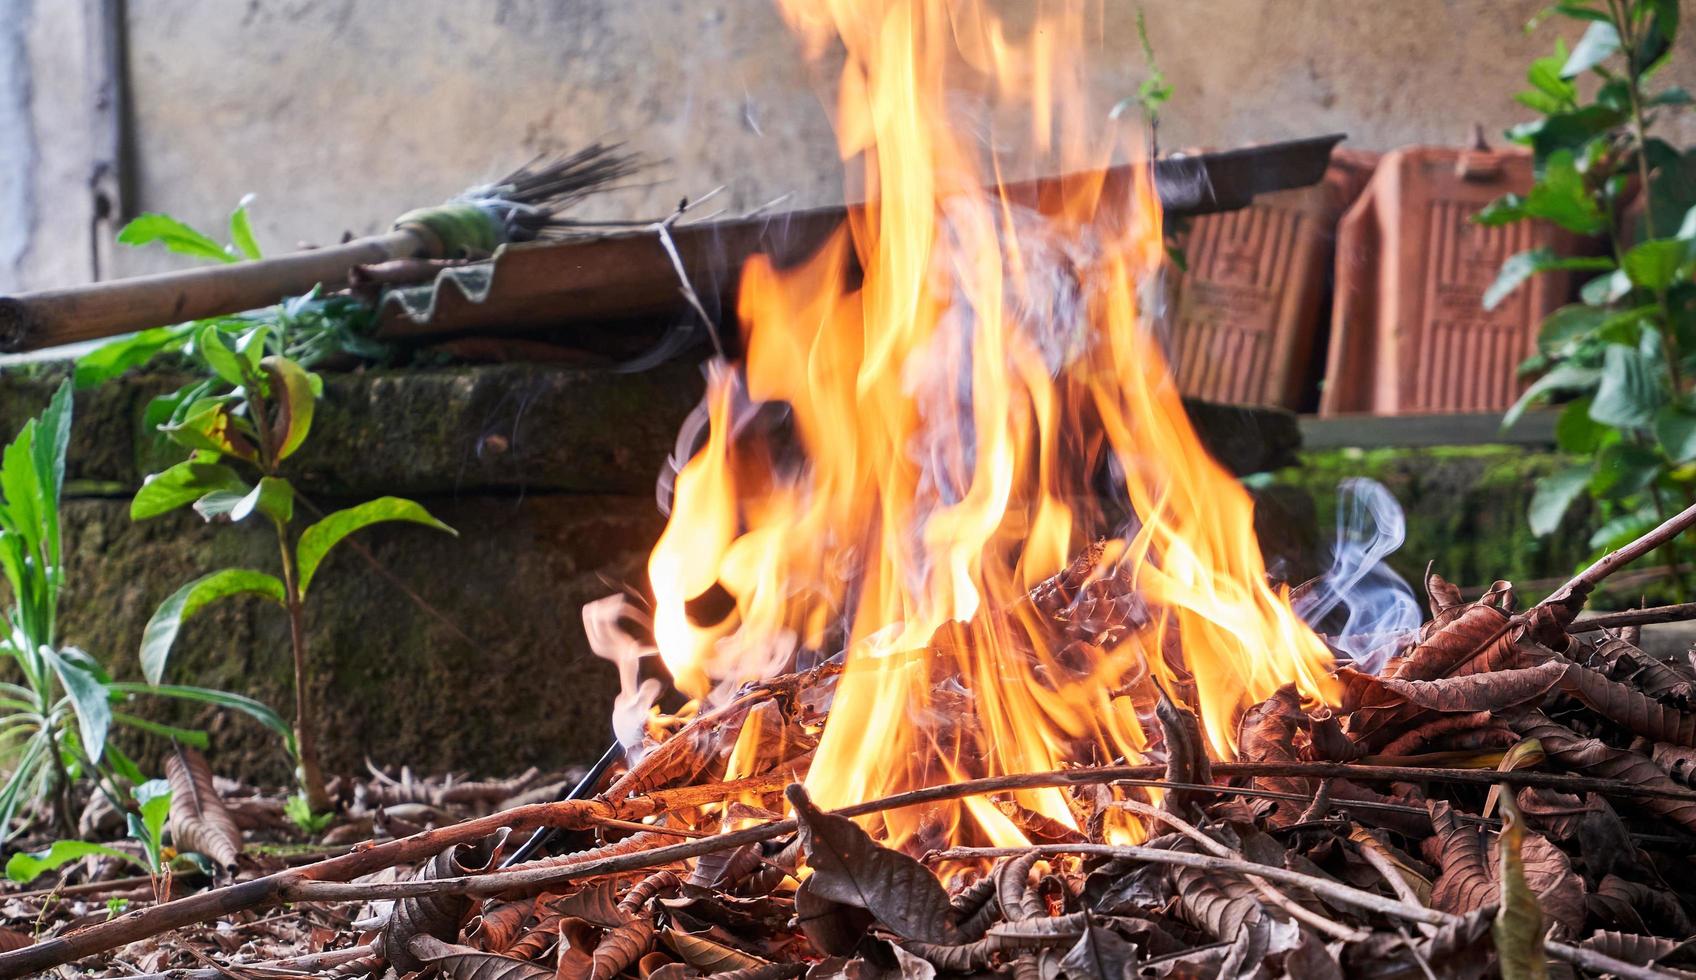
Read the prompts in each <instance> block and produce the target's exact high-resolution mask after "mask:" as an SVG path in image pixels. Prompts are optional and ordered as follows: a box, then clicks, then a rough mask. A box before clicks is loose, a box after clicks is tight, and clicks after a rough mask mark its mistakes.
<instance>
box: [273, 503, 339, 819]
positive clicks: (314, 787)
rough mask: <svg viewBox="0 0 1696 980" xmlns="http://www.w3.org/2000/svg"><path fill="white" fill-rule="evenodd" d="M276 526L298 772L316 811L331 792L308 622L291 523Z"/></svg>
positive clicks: (275, 523)
mask: <svg viewBox="0 0 1696 980" xmlns="http://www.w3.org/2000/svg"><path fill="white" fill-rule="evenodd" d="M271 524H272V526H273V527H275V528H276V529H277V550H278V551H279V553H280V554H281V556H282V561H283V591H284V596H285V598H286V599H287V601H288V607H289V646H290V649H291V651H292V652H293V654H294V744H295V757H296V760H297V762H298V769H297V772H296V775H297V776H298V778H299V781H300V789H301V792H303V793H305V794H306V802H307V805H308V806H310V807H311V808H312V811H313V812H314V813H321V812H323V811H325V810H328V809H330V797H329V794H327V793H325V792H324V772H323V769H322V768H321V767H320V766H319V764H318V736H317V731H316V726H315V724H314V721H313V717H312V702H311V690H310V689H309V687H308V685H307V680H306V623H305V621H304V616H303V615H302V614H303V611H304V610H303V608H302V604H301V600H300V584H299V582H298V580H297V578H296V569H295V561H294V549H292V548H290V547H289V532H288V527H287V526H286V525H285V524H283V523H282V522H281V521H276V520H273V521H272V522H271Z"/></svg>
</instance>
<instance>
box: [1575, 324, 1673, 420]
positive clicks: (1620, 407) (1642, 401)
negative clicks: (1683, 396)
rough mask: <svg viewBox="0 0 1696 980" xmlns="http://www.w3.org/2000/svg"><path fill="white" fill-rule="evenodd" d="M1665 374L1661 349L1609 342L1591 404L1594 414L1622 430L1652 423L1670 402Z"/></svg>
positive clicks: (1592, 414) (1594, 417)
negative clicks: (1666, 403) (1663, 406)
mask: <svg viewBox="0 0 1696 980" xmlns="http://www.w3.org/2000/svg"><path fill="white" fill-rule="evenodd" d="M1650 339H1651V340H1654V339H1655V338H1650ZM1663 375H1664V372H1663V370H1662V364H1661V360H1660V357H1659V356H1658V352H1655V351H1653V350H1650V351H1645V350H1644V349H1643V347H1642V346H1639V347H1628V346H1626V345H1625V344H1609V345H1608V347H1607V350H1606V351H1604V353H1603V359H1602V383H1601V384H1600V385H1598V386H1597V388H1596V398H1595V400H1594V401H1592V402H1591V403H1590V417H1591V418H1593V419H1595V420H1596V421H1598V422H1601V423H1602V424H1604V425H1612V426H1617V427H1619V428H1622V429H1631V428H1640V427H1642V426H1646V425H1648V424H1650V423H1651V422H1653V421H1654V418H1655V413H1656V412H1658V411H1660V408H1661V406H1662V405H1663V404H1665V402H1666V397H1667V392H1666V385H1665V383H1664V381H1665V378H1664V377H1663Z"/></svg>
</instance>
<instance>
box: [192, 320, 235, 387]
mask: <svg viewBox="0 0 1696 980" xmlns="http://www.w3.org/2000/svg"><path fill="white" fill-rule="evenodd" d="M194 349H195V350H196V351H197V352H199V354H200V358H201V360H203V361H205V362H206V366H207V367H210V368H211V369H212V373H213V374H216V375H217V376H218V377H220V378H223V379H224V380H225V381H228V382H229V383H230V384H233V385H240V384H244V383H245V382H246V380H247V379H246V376H245V375H244V374H243V373H242V361H241V358H239V357H237V356H236V352H235V351H233V350H231V349H230V346H229V345H228V344H226V343H224V337H223V334H222V333H221V332H220V331H219V330H218V325H217V324H215V323H208V324H207V325H206V326H204V327H202V328H201V329H200V332H199V333H197V334H195V335H194Z"/></svg>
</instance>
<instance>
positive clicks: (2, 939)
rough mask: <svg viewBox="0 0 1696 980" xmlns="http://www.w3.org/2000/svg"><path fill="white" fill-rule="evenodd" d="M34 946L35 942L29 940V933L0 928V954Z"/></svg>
mask: <svg viewBox="0 0 1696 980" xmlns="http://www.w3.org/2000/svg"><path fill="white" fill-rule="evenodd" d="M34 945H35V940H34V939H31V938H30V936H29V933H27V932H19V931H18V930H16V929H6V928H3V927H0V953H10V952H11V951H12V950H14V949H23V948H24V947H25V946H34Z"/></svg>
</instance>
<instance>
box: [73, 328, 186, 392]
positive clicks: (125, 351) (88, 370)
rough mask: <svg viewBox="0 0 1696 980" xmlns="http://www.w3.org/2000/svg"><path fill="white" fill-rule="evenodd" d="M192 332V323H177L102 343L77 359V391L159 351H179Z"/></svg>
mask: <svg viewBox="0 0 1696 980" xmlns="http://www.w3.org/2000/svg"><path fill="white" fill-rule="evenodd" d="M193 333H194V324H192V323H179V324H176V325H175V326H170V327H154V328H153V329H151V330H143V331H141V332H139V333H133V334H130V335H129V336H128V337H120V338H118V339H117V340H114V341H111V342H110V343H106V344H102V345H101V346H99V347H96V348H95V349H94V350H91V351H89V352H88V353H87V354H84V355H83V356H81V357H79V358H77V362H76V372H75V375H74V379H75V381H76V386H77V389H78V390H79V391H80V390H82V389H85V388H93V387H96V386H98V385H102V384H105V383H106V382H108V381H110V380H112V379H113V378H116V377H118V376H119V375H121V374H123V373H124V372H125V371H128V370H130V369H132V368H138V367H141V366H142V365H143V364H146V363H147V362H148V361H151V360H153V359H154V358H155V357H158V356H159V355H160V354H164V353H167V352H169V351H174V350H180V349H181V348H182V346H183V345H184V344H186V343H188V338H189V337H190V336H192V335H193Z"/></svg>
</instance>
